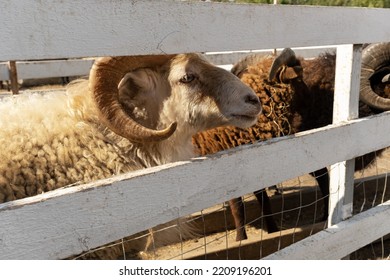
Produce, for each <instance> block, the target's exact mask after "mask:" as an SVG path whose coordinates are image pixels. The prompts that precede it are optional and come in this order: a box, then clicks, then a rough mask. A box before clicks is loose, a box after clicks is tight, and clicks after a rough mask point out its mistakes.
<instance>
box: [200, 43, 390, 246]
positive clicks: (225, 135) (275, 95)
mask: <svg viewBox="0 0 390 280" xmlns="http://www.w3.org/2000/svg"><path fill="white" fill-rule="evenodd" d="M335 65H336V56H335V55H334V54H329V53H326V54H323V55H320V56H319V57H317V58H315V59H307V60H305V59H303V58H297V57H296V56H295V54H294V52H293V51H292V50H291V49H285V50H284V51H283V52H282V53H281V54H280V55H279V56H278V57H277V58H275V57H272V56H261V55H250V56H247V57H246V58H244V59H243V60H241V61H240V62H238V63H237V64H236V65H235V66H234V67H233V68H232V72H233V73H234V74H235V75H237V76H238V77H240V79H241V80H242V81H243V82H244V83H245V84H247V85H248V86H250V87H251V88H252V89H253V90H254V91H255V92H256V94H257V95H258V97H259V98H260V100H261V102H262V105H263V112H262V114H260V115H259V119H258V122H257V124H256V125H254V126H252V127H250V128H248V129H240V128H236V127H221V128H215V129H212V130H208V131H204V132H200V133H199V134H197V135H195V136H194V138H193V142H194V145H195V146H196V148H197V150H198V154H201V155H207V154H212V153H215V152H218V151H221V150H224V149H229V148H232V147H236V146H238V145H242V144H248V143H254V142H256V141H259V140H260V141H262V140H267V139H270V138H273V137H279V136H283V135H289V134H293V133H296V132H299V131H303V130H308V129H314V128H318V127H322V126H325V125H328V124H331V123H332V115H333V95H334V81H335ZM389 73H390V43H379V44H373V45H369V46H367V47H366V48H365V49H364V50H363V54H362V70H361V90H360V106H359V117H365V116H369V115H373V114H377V113H379V112H383V111H384V110H389V109H390V99H388V98H390V83H389ZM380 153H381V151H377V152H374V153H369V154H366V155H364V156H362V157H359V158H357V159H356V161H355V162H356V163H355V169H356V170H361V169H363V168H365V167H366V166H368V165H369V164H370V163H372V162H373V160H374V159H375V157H376V156H379V155H380ZM311 174H312V175H313V176H314V177H315V178H316V179H317V181H318V185H319V187H320V189H321V192H322V195H323V200H324V213H323V220H326V219H327V217H328V203H329V197H328V195H329V175H328V170H327V169H326V168H322V169H320V170H317V171H314V172H312V173H311ZM255 195H256V197H257V200H258V201H259V202H261V204H262V207H263V208H264V209H263V211H264V216H265V221H266V226H267V229H268V231H269V232H274V231H277V230H278V227H277V225H276V223H275V221H274V219H273V218H272V211H271V205H270V202H269V198H268V196H267V195H266V194H265V192H262V191H258V192H255ZM229 205H230V208H231V210H232V214H233V217H234V221H235V226H236V229H237V237H236V239H237V240H243V239H246V238H247V236H246V231H245V212H244V209H243V202H242V199H241V198H236V199H232V200H230V201H229Z"/></svg>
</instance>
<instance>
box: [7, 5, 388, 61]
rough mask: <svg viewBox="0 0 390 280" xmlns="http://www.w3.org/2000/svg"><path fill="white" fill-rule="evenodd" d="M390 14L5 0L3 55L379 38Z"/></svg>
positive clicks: (384, 33)
mask: <svg viewBox="0 0 390 280" xmlns="http://www.w3.org/2000/svg"><path fill="white" fill-rule="evenodd" d="M15 11H17V12H15ZM15 13H16V14H15ZM389 17H390V11H389V10H388V9H368V8H360V9H356V8H340V7H310V6H285V5H281V6H275V5H250V4H231V3H224V4H222V3H204V2H194V1H190V2H185V1H119V0H112V1H99V0H86V1H82V2H80V1H77V0H69V1H59V0H56V1H50V0H42V1H27V2H26V1H12V0H6V1H1V3H0V18H1V19H2V26H1V31H2V33H1V34H2V36H3V38H7V40H1V42H0V50H1V53H0V61H8V60H26V59H50V58H63V57H66V58H77V57H90V56H107V55H128V54H159V53H181V52H211V51H237V50H253V49H270V48H283V47H286V46H288V47H306V46H323V45H339V44H361V43H366V42H381V41H386V40H388V38H389V37H390V30H389V28H384V26H383V25H384V24H386V23H388V19H389ZM378 26H381V27H382V28H378ZM151 27H152V28H151ZM321 30H323V31H326V32H320V31H321ZM372 30H375V32H372Z"/></svg>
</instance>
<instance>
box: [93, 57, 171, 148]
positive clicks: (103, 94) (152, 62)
mask: <svg viewBox="0 0 390 280" xmlns="http://www.w3.org/2000/svg"><path fill="white" fill-rule="evenodd" d="M172 57H173V55H152V56H122V57H104V58H101V59H98V60H96V61H95V63H94V65H93V66H92V68H91V71H90V78H89V89H90V91H91V93H92V96H93V98H94V100H95V103H96V105H97V107H98V109H99V112H100V116H99V117H100V119H101V121H102V122H103V124H104V125H106V126H107V127H108V128H110V129H111V130H112V131H114V132H115V133H116V134H118V135H120V136H122V137H125V138H127V139H129V140H130V141H134V142H138V143H142V142H152V141H162V140H164V139H167V138H168V137H170V136H171V135H172V134H173V133H174V132H175V130H176V123H172V124H171V125H170V126H168V127H167V128H165V129H163V130H153V129H150V128H146V127H144V126H142V125H140V124H139V123H137V122H136V121H135V120H133V119H132V118H130V117H129V115H128V114H126V113H125V111H124V110H123V109H122V106H121V104H120V103H119V100H118V84H119V82H120V80H121V79H122V78H123V76H124V75H125V74H126V73H128V72H130V71H133V70H135V69H138V68H145V67H153V66H154V67H156V66H160V65H163V64H164V63H166V62H167V61H169V60H170V59H171V58H172Z"/></svg>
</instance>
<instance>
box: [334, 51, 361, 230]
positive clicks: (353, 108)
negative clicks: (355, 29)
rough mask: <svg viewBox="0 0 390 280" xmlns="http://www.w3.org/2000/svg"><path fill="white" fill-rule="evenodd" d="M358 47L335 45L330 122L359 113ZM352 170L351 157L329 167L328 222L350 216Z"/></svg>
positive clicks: (359, 60) (350, 117)
mask: <svg viewBox="0 0 390 280" xmlns="http://www.w3.org/2000/svg"><path fill="white" fill-rule="evenodd" d="M361 49H362V46H361V45H341V46H338V47H337V60H336V80H335V94H334V106H333V123H340V122H343V121H347V120H351V119H355V118H357V117H358V115H359V87H360V68H361ZM354 170H355V161H354V159H351V160H347V161H344V162H340V163H337V164H334V165H332V166H331V168H330V186H329V187H330V189H329V193H330V195H329V196H330V197H329V219H328V225H329V226H331V225H334V224H337V223H338V222H340V221H342V220H345V219H347V218H349V217H351V216H352V207H353V183H354Z"/></svg>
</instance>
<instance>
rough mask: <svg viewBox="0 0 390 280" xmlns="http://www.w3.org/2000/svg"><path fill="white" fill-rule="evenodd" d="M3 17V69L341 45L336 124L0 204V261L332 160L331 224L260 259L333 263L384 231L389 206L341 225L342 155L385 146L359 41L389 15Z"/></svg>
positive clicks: (40, 11) (140, 224) (92, 5)
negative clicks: (363, 99)
mask: <svg viewBox="0 0 390 280" xmlns="http://www.w3.org/2000/svg"><path fill="white" fill-rule="evenodd" d="M15 11H18V12H17V16H16V15H15ZM0 18H2V24H1V25H0V31H1V34H2V35H3V37H4V38H7V40H1V42H0V61H18V60H31V59H55V58H62V57H66V58H77V57H96V56H109V55H110V56H119V55H135V54H136V55H141V54H161V53H182V52H219V51H241V50H253V49H270V48H283V47H305V46H323V45H339V46H338V47H337V68H336V69H337V70H336V73H337V78H336V93H335V105H334V109H335V110H334V111H335V113H334V124H333V125H330V126H327V127H324V128H321V129H316V130H312V131H307V132H303V133H298V134H297V135H294V136H288V137H282V138H278V139H272V140H270V141H266V142H261V143H257V144H253V145H249V146H245V147H239V148H237V149H235V151H234V153H232V152H229V153H227V152H224V153H220V154H218V155H215V156H211V157H208V158H197V159H193V160H190V161H184V162H177V163H172V164H168V165H164V166H159V167H155V168H150V169H146V170H140V171H136V172H132V173H128V174H124V175H121V176H118V177H115V178H111V179H109V180H103V181H99V182H94V183H91V184H86V185H82V186H75V187H69V188H65V189H59V190H55V191H52V192H49V193H45V194H41V195H38V196H36V197H30V198H26V199H22V200H17V201H13V202H9V203H4V204H1V205H0V224H1V227H0V243H1V246H0V258H2V259H61V258H66V257H69V256H71V255H74V254H79V253H81V252H82V251H83V250H85V249H88V248H95V247H97V246H99V245H102V244H106V243H108V242H111V241H113V240H116V239H120V238H122V237H124V236H128V235H131V234H133V233H137V232H140V231H142V230H145V229H147V228H151V227H153V226H155V225H158V224H161V223H164V222H167V221H170V220H173V219H175V218H177V217H180V216H185V215H188V214H191V213H194V212H196V211H200V210H201V209H204V208H207V207H210V206H212V205H215V204H217V203H220V202H222V201H226V200H229V199H231V198H234V197H238V196H240V195H243V194H246V193H249V192H253V191H254V190H258V189H261V188H265V187H267V186H271V185H274V184H276V183H279V182H281V181H284V180H287V179H290V178H293V177H296V176H298V175H302V174H305V173H308V172H310V171H313V170H317V169H320V168H321V167H323V166H328V165H330V164H335V163H337V162H341V163H337V165H336V166H334V167H333V168H332V170H333V171H332V174H331V175H332V182H333V183H332V187H331V194H332V196H331V201H332V202H331V204H332V206H333V207H332V213H331V218H330V219H329V220H330V227H329V228H327V229H326V230H323V231H321V232H320V233H318V234H315V235H313V236H311V237H309V238H307V239H305V240H303V241H301V242H298V243H296V244H294V245H292V246H290V247H287V248H286V249H284V250H282V251H279V252H277V253H275V254H272V255H270V256H268V257H267V258H269V259H271V258H275V259H281V258H286V259H294V258H299V259H339V258H342V257H344V256H346V255H348V254H349V253H351V252H353V251H354V250H356V249H358V248H361V247H362V246H364V245H366V244H368V243H370V242H372V241H374V240H376V239H377V238H380V237H382V236H384V235H386V234H388V233H390V223H389V222H388V217H389V216H390V201H387V202H385V203H383V204H381V205H379V206H377V207H375V208H373V209H371V210H368V211H366V212H363V213H361V214H359V215H356V216H353V217H350V216H351V206H352V200H351V195H352V191H351V190H352V188H351V182H352V178H353V177H352V170H353V161H351V160H350V159H352V158H354V157H356V156H359V155H362V154H365V153H367V152H370V151H374V150H378V149H381V148H385V147H387V146H389V143H390V133H388V132H389V131H390V115H389V113H383V114H380V115H377V116H375V117H370V118H365V119H356V118H357V110H358V88H359V73H360V58H361V44H363V43H371V42H384V41H390V28H386V27H389V20H388V19H389V18H390V10H386V9H368V8H335V7H304V6H285V5H282V6H273V5H248V4H232V3H204V2H193V1H191V2H184V1H121V0H111V1H98V0H86V1H76V0H69V1H49V0H42V1H27V2H25V1H13V0H5V1H1V3H0ZM330 18H331V20H330ZM275 19H276V20H275ZM363 19H364V20H363ZM26 23H28V24H26ZM48 23H49V24H48ZM383 25H385V26H383ZM378 26H381V28H378ZM15 34H17V36H16V35H15ZM357 138H358V139H359V142H358V143H357V142H356V141H354V139H357ZM346 143H348V145H345V144H346ZM3 148H4V147H3ZM329 151H332V153H330V152H329ZM259 170H261V172H260V174H259ZM144 186H148V193H149V194H150V193H153V194H154V195H153V197H150V196H147V195H139V194H140V193H142V191H143V190H144V188H143V187H144ZM179 190H180V191H179ZM134 197H137V198H138V197H139V199H137V200H136V201H134V199H133V198H134ZM130 199H132V203H131V205H129V203H127V202H128V201H129V200H130ZM151 199H152V200H155V203H153V205H152V204H151V203H147V201H146V200H151ZM134 206H135V207H134ZM137 206H139V207H137ZM88 209H94V211H88ZM145 213H148V215H145ZM58 217H61V219H62V220H63V221H65V222H64V223H61V224H58V222H57V221H58ZM346 218H349V219H347V220H345V219H346ZM373 228H375V230H373ZM42 229H44V230H42ZM97 229H98V230H97ZM352 233H353V234H352ZM330 248H332V249H330Z"/></svg>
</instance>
